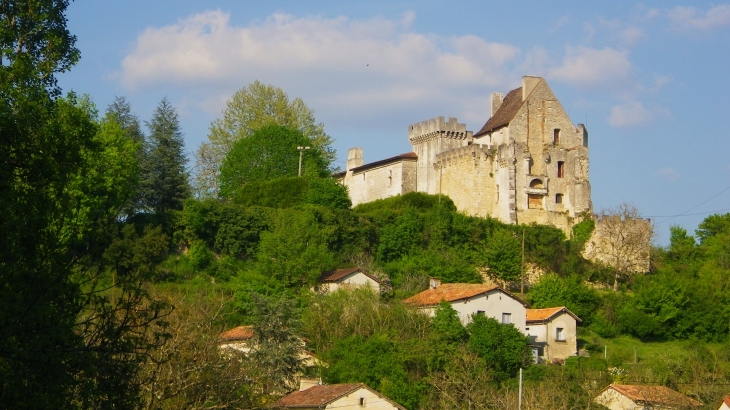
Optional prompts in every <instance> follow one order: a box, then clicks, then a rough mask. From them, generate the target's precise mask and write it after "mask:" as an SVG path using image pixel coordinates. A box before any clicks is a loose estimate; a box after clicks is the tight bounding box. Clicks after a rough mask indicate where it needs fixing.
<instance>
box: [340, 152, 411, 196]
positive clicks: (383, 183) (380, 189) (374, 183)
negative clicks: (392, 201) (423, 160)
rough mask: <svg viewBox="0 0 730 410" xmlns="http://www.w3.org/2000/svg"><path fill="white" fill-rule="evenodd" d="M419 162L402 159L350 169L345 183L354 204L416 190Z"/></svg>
mask: <svg viewBox="0 0 730 410" xmlns="http://www.w3.org/2000/svg"><path fill="white" fill-rule="evenodd" d="M416 167H417V163H416V160H415V158H414V159H400V160H398V161H395V162H391V163H389V164H384V165H381V166H378V167H373V168H369V169H366V170H362V171H357V172H351V171H348V172H347V174H346V175H345V179H344V184H345V185H346V186H347V187H348V189H349V192H350V199H351V200H352V206H356V205H358V204H362V203H365V202H371V201H375V200H378V199H383V198H388V197H391V196H396V195H400V194H405V193H407V192H411V191H415V190H416V179H417V171H416Z"/></svg>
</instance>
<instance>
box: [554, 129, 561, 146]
mask: <svg viewBox="0 0 730 410" xmlns="http://www.w3.org/2000/svg"><path fill="white" fill-rule="evenodd" d="M553 144H555V145H558V144H560V128H555V129H554V130H553Z"/></svg>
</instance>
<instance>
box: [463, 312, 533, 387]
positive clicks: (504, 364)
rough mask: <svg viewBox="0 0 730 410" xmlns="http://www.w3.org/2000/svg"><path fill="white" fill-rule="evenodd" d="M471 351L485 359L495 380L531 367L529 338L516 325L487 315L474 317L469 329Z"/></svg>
mask: <svg viewBox="0 0 730 410" xmlns="http://www.w3.org/2000/svg"><path fill="white" fill-rule="evenodd" d="M466 329H467V331H468V332H469V341H468V342H467V345H468V346H469V349H471V351H473V352H474V353H476V354H477V355H479V357H481V358H482V359H484V361H485V363H486V365H487V369H489V371H490V372H491V374H492V375H493V377H494V378H495V379H496V380H506V379H507V378H509V377H513V376H514V375H516V374H517V371H518V370H519V369H520V368H524V367H527V366H529V365H530V363H531V360H532V353H531V352H530V348H529V346H528V343H529V338H528V337H527V336H525V335H523V334H522V333H521V332H520V331H519V330H517V328H516V327H514V325H511V324H510V325H504V324H502V323H499V322H497V321H496V320H495V319H493V318H491V317H486V316H484V315H474V316H472V321H471V323H469V324H468V325H467V327H466Z"/></svg>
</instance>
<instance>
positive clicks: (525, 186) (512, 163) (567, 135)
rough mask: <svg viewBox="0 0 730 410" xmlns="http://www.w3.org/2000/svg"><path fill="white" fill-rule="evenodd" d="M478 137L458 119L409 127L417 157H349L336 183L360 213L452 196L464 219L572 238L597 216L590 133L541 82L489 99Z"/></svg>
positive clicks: (527, 81)
mask: <svg viewBox="0 0 730 410" xmlns="http://www.w3.org/2000/svg"><path fill="white" fill-rule="evenodd" d="M484 108H485V109H484V110H483V111H485V114H488V115H489V118H488V119H487V121H486V122H485V123H484V126H483V127H482V128H481V129H480V130H479V131H477V132H472V131H468V130H467V129H466V125H465V124H462V123H459V122H458V120H457V119H456V118H449V119H448V120H445V119H444V117H436V118H432V119H429V120H426V121H421V122H418V123H415V124H412V125H410V126H408V141H409V142H410V144H411V147H412V152H408V153H405V154H401V155H397V156H394V157H391V158H388V159H384V160H379V161H375V162H371V163H367V164H366V163H365V162H364V160H363V152H362V149H361V148H352V149H351V150H350V151H349V152H348V160H347V165H346V170H345V172H344V173H343V174H341V175H339V178H340V179H341V181H342V183H343V184H344V185H345V186H347V187H348V190H349V192H350V199H351V200H352V204H353V206H354V205H357V204H360V203H364V202H370V201H374V200H377V199H382V198H387V197H390V196H394V195H399V194H405V193H407V192H412V191H416V192H424V193H428V194H432V195H433V194H444V195H447V196H449V197H450V198H451V199H452V200H453V201H454V204H455V205H456V207H457V209H458V210H459V211H462V212H464V213H467V214H469V215H473V216H482V217H485V216H491V217H493V218H496V219H499V220H500V221H502V222H505V223H511V224H530V223H533V222H534V223H538V224H544V225H554V226H556V227H558V228H560V229H562V230H563V231H564V232H566V234H570V228H571V227H572V225H573V224H574V223H575V222H578V221H579V220H580V219H579V218H576V217H577V216H579V215H580V214H582V213H584V212H585V213H590V212H591V211H592V204H591V186H590V182H589V180H588V131H587V130H586V127H585V126H584V125H583V124H577V125H575V124H573V122H572V121H571V119H570V116H569V115H568V113H567V112H566V111H565V109H564V108H563V107H562V105H561V104H560V102H559V101H558V99H557V97H556V96H555V94H554V93H553V91H552V90H551V89H550V86H549V85H548V84H547V82H546V81H545V79H544V78H541V77H534V76H524V77H522V84H521V86H520V87H518V88H515V89H513V90H511V91H510V92H508V93H507V94H506V95H504V94H502V93H492V95H491V109H490V107H484Z"/></svg>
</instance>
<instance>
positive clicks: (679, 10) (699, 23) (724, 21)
mask: <svg viewBox="0 0 730 410" xmlns="http://www.w3.org/2000/svg"><path fill="white" fill-rule="evenodd" d="M667 16H668V17H669V20H671V22H672V25H673V26H674V28H676V29H679V30H698V31H709V30H712V29H716V28H720V27H725V26H730V5H727V4H723V5H719V6H715V7H713V8H711V9H709V10H707V11H706V12H704V13H702V12H701V11H699V10H697V9H696V8H694V7H683V6H677V7H675V8H673V9H671V10H669V11H668V12H667Z"/></svg>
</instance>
